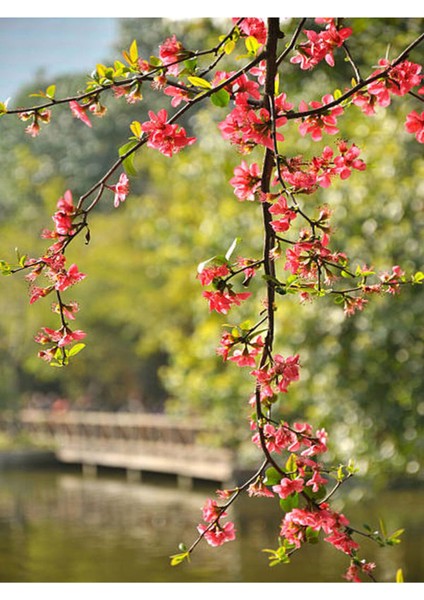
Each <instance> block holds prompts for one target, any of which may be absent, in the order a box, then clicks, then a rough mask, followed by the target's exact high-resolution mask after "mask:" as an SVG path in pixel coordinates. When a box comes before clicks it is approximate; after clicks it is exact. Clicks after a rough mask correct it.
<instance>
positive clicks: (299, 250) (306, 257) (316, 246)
mask: <svg viewBox="0 0 424 600" xmlns="http://www.w3.org/2000/svg"><path fill="white" fill-rule="evenodd" d="M329 241H330V238H329V236H328V234H326V233H324V234H323V236H322V237H321V239H318V238H314V237H313V236H311V235H310V234H309V233H308V232H307V231H302V232H301V234H300V238H299V240H298V241H297V242H296V243H295V244H293V246H291V247H289V248H287V250H286V262H285V265H284V268H285V269H286V270H287V271H290V272H291V273H293V275H300V276H301V277H305V278H310V277H313V278H316V277H317V275H318V273H320V274H321V275H322V276H323V277H324V278H325V280H326V281H327V280H331V279H333V278H334V275H333V273H332V271H331V269H329V266H328V264H329V263H333V264H334V263H335V264H339V263H344V262H345V261H346V260H347V258H346V255H345V254H344V253H343V252H331V250H330V249H329V248H328V244H329Z"/></svg>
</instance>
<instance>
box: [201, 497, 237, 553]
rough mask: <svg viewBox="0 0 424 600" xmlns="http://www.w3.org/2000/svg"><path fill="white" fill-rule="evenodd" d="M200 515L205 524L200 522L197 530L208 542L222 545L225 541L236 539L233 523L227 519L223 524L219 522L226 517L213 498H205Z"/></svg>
mask: <svg viewBox="0 0 424 600" xmlns="http://www.w3.org/2000/svg"><path fill="white" fill-rule="evenodd" d="M202 516H203V520H204V521H206V523H207V525H205V524H203V523H201V524H199V525H198V526H197V530H198V532H199V533H200V534H202V535H203V537H204V538H205V540H206V541H207V542H208V544H210V545H211V546H222V545H223V544H225V542H231V541H233V540H235V539H236V531H235V526H234V523H233V522H232V521H227V522H226V523H225V524H221V523H220V519H221V518H224V517H226V516H227V513H226V512H225V511H224V510H223V509H222V508H220V507H219V506H218V505H217V503H216V501H215V500H212V499H211V498H208V499H207V501H206V504H205V505H204V507H203V509H202Z"/></svg>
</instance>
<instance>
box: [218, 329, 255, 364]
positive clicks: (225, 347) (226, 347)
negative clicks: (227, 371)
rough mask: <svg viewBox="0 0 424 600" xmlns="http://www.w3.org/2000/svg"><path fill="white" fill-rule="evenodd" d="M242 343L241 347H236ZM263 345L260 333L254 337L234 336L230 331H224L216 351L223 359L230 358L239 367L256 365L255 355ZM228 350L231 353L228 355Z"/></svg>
mask: <svg viewBox="0 0 424 600" xmlns="http://www.w3.org/2000/svg"><path fill="white" fill-rule="evenodd" d="M240 345H242V348H240V347H236V346H240ZM263 347H264V342H263V339H262V337H261V336H260V335H257V336H254V337H248V338H247V339H246V338H245V337H243V336H238V337H235V336H234V335H233V334H232V333H228V332H226V333H224V334H223V336H222V337H221V341H220V346H219V347H218V348H217V350H216V352H217V354H219V355H220V356H222V358H223V360H224V361H225V360H231V361H233V362H235V363H236V364H237V365H238V366H239V367H256V357H257V356H258V354H259V353H260V351H261V350H262V348H263ZM230 352H232V353H231V355H230Z"/></svg>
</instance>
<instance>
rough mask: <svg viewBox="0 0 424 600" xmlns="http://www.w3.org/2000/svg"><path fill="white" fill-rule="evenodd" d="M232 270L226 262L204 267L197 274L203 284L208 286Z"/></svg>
mask: <svg viewBox="0 0 424 600" xmlns="http://www.w3.org/2000/svg"><path fill="white" fill-rule="evenodd" d="M229 273H230V270H229V268H228V266H227V265H226V264H222V265H212V266H210V267H203V269H202V270H201V271H200V273H198V274H197V278H198V279H199V281H200V283H201V285H203V286H206V285H209V284H210V283H213V282H214V281H215V280H218V279H221V278H222V277H226V276H227V275H229Z"/></svg>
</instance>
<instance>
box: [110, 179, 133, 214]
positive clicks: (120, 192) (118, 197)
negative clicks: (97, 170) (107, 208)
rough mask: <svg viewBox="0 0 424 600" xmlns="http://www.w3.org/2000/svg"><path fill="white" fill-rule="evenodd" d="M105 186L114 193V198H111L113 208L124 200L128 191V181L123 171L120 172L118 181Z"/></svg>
mask: <svg viewBox="0 0 424 600" xmlns="http://www.w3.org/2000/svg"><path fill="white" fill-rule="evenodd" d="M106 187H107V188H109V189H110V190H111V191H112V192H114V193H115V198H114V200H113V205H114V207H115V208H118V206H119V203H120V202H124V201H125V199H126V197H127V196H128V194H129V193H130V182H129V179H128V177H127V175H126V174H125V173H121V175H120V176H119V180H118V183H116V184H115V185H108V186H106Z"/></svg>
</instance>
